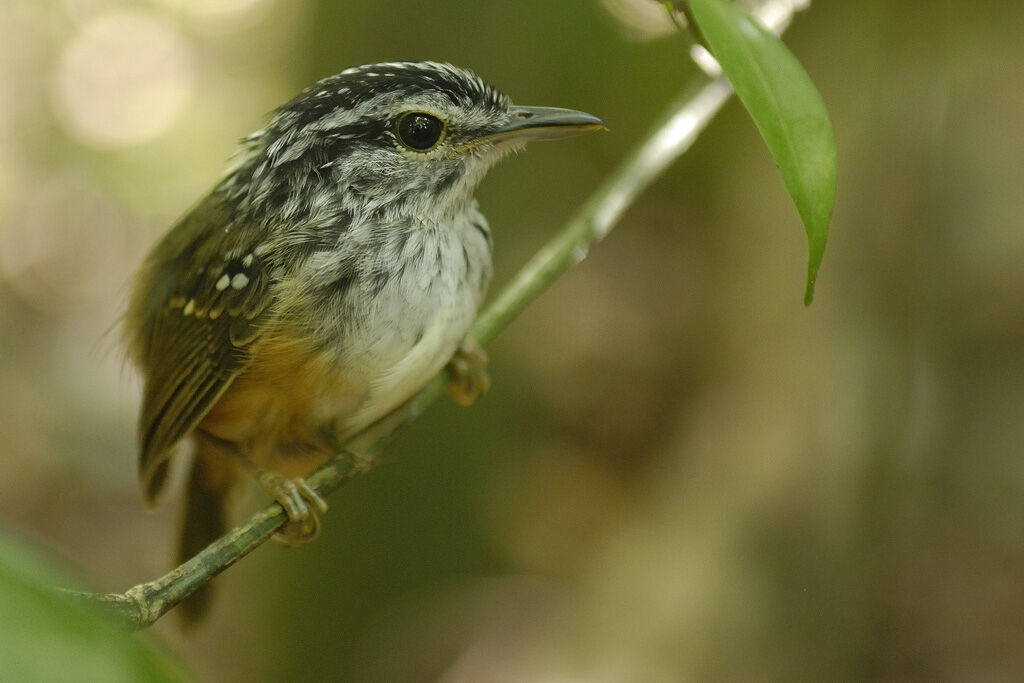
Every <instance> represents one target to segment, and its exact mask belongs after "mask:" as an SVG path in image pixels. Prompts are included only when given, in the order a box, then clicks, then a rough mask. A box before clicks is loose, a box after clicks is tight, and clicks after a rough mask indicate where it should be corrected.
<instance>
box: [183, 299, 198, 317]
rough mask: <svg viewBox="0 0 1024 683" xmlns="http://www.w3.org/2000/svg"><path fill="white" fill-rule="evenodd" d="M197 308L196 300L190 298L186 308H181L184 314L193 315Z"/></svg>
mask: <svg viewBox="0 0 1024 683" xmlns="http://www.w3.org/2000/svg"><path fill="white" fill-rule="evenodd" d="M195 310H196V300H195V299H189V300H188V303H187V304H185V308H183V309H181V314H182V315H192V314H193V313H194V312H195Z"/></svg>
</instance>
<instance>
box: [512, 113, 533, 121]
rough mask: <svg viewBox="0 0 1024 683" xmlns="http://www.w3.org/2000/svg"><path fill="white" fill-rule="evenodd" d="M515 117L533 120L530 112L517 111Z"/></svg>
mask: <svg viewBox="0 0 1024 683" xmlns="http://www.w3.org/2000/svg"><path fill="white" fill-rule="evenodd" d="M516 117H517V118H520V119H532V118H533V114H532V113H531V112H528V111H519V112H516Z"/></svg>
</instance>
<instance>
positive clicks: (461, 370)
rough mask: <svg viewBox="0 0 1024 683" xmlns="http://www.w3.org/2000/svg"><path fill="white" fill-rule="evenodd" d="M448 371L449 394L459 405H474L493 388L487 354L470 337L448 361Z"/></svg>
mask: <svg viewBox="0 0 1024 683" xmlns="http://www.w3.org/2000/svg"><path fill="white" fill-rule="evenodd" d="M448 371H449V372H450V373H451V379H449V380H448V386H447V389H448V395H449V396H451V397H452V399H453V400H454V401H455V402H456V403H458V404H459V405H462V406H470V405H473V402H474V401H476V400H477V399H478V398H480V396H482V395H484V394H485V393H487V390H488V389H490V388H491V377H490V375H488V374H487V354H486V353H485V352H484V350H483V349H481V348H480V346H479V345H478V344H477V343H476V342H475V341H473V340H472V339H470V338H469V337H467V338H466V339H464V340H463V341H462V343H461V344H459V347H458V348H457V349H455V355H454V356H452V359H451V360H450V361H448Z"/></svg>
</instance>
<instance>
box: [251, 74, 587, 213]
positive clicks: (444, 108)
mask: <svg viewBox="0 0 1024 683" xmlns="http://www.w3.org/2000/svg"><path fill="white" fill-rule="evenodd" d="M603 125H604V124H603V123H602V122H601V121H600V120H599V119H597V118H595V117H593V116H591V115H589V114H584V113H582V112H577V111H572V110H567V109H553V108H542V107H518V106H514V105H512V103H511V102H510V101H509V99H508V97H506V96H505V95H503V94H502V93H501V92H499V91H498V90H496V89H494V88H493V87H491V86H490V85H488V84H486V83H485V82H484V81H482V80H481V79H480V78H478V77H477V76H475V75H474V74H473V73H471V72H469V71H467V70H465V69H460V68H458V67H454V66H452V65H450V64H442V63H436V62H389V63H381V64H371V65H367V66H361V67H356V68H353V69H348V70H346V71H343V72H341V73H340V74H337V75H335V76H331V77H329V78H325V79H323V80H321V81H319V82H318V83H316V84H314V85H313V86H311V87H309V88H307V89H306V90H305V91H303V92H302V93H301V94H300V95H299V96H298V97H296V98H295V99H293V100H292V101H290V102H288V103H287V104H285V105H284V106H282V107H281V108H280V109H278V110H277V112H276V113H275V115H274V118H273V120H272V121H271V123H270V125H269V126H268V127H267V128H266V129H265V130H263V131H260V133H258V134H257V135H256V136H253V138H251V140H250V142H249V150H250V152H249V154H248V155H247V157H248V159H247V160H251V161H252V162H253V163H252V165H251V167H250V168H251V171H252V175H251V177H250V178H249V179H251V180H252V183H251V187H252V189H253V190H254V191H255V192H256V193H257V196H256V197H254V198H255V199H257V200H260V199H262V200H269V199H271V198H272V197H277V198H278V199H280V200H281V201H286V202H287V201H289V200H290V205H291V206H295V207H298V206H299V205H303V204H306V205H308V204H309V203H312V204H313V205H316V203H317V200H316V199H314V198H312V197H302V198H301V201H296V199H297V196H296V195H301V194H302V193H304V192H314V193H316V192H324V191H327V190H328V189H329V188H331V190H330V191H332V192H335V193H337V192H340V193H342V194H343V195H344V196H346V197H347V199H348V200H349V201H350V202H351V203H352V204H354V205H357V206H359V207H360V208H362V209H364V210H371V211H376V210H383V211H386V212H388V213H393V214H401V213H406V212H413V211H415V212H422V211H424V210H427V209H430V210H431V211H433V212H439V213H448V212H451V211H454V210H457V209H458V208H459V204H460V203H465V202H466V201H468V200H469V198H470V197H471V196H472V193H473V191H474V190H475V189H476V186H477V185H478V184H479V182H480V180H481V179H482V178H483V176H484V175H485V173H486V172H487V170H488V169H489V168H490V167H491V166H492V165H493V164H494V163H495V162H496V161H498V160H499V159H500V158H501V157H502V156H504V155H505V154H507V153H508V152H509V151H511V150H513V149H516V148H517V147H519V146H521V145H522V144H524V143H525V142H527V141H529V140H538V139H553V138H560V137H567V136H569V135H574V134H577V133H582V132H586V131H589V130H595V129H598V128H601V127H603ZM323 181H327V182H323Z"/></svg>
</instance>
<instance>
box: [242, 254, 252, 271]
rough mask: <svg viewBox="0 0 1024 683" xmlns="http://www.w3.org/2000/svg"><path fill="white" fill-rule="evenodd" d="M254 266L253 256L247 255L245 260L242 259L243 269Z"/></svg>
mask: <svg viewBox="0 0 1024 683" xmlns="http://www.w3.org/2000/svg"><path fill="white" fill-rule="evenodd" d="M250 266H252V254H246V255H245V258H244V259H242V267H244V268H248V267H250Z"/></svg>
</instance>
